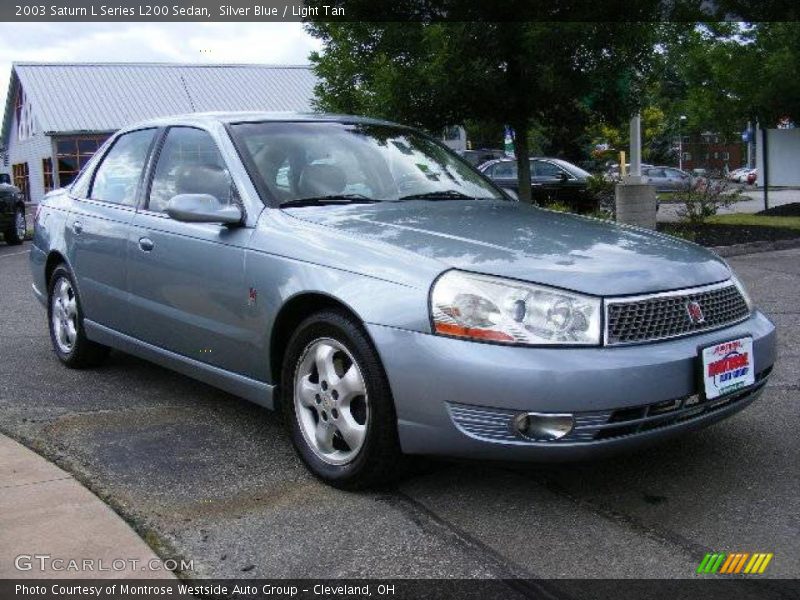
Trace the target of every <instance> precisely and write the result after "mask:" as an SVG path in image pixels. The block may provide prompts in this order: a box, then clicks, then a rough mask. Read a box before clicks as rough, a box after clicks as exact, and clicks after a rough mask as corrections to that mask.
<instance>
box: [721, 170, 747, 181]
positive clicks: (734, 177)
mask: <svg viewBox="0 0 800 600" xmlns="http://www.w3.org/2000/svg"><path fill="white" fill-rule="evenodd" d="M750 170H751V169H750V167H739V168H738V169H734V170H733V171H730V172H729V173H728V175H727V176H726V179H727V180H728V181H735V182H739V178H740V177H741V176H742V175H744V174H746V173H748V172H749V171H750Z"/></svg>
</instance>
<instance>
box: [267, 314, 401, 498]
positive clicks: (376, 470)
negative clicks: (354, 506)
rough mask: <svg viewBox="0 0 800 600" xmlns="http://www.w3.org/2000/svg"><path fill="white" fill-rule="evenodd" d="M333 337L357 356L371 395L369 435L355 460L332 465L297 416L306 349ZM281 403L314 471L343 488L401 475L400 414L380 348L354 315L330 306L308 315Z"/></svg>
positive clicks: (293, 345) (287, 363)
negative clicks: (316, 448) (298, 386)
mask: <svg viewBox="0 0 800 600" xmlns="http://www.w3.org/2000/svg"><path fill="white" fill-rule="evenodd" d="M321 338H330V339H333V340H335V341H337V342H339V343H340V344H342V345H343V346H344V347H346V348H347V350H348V351H349V352H350V354H351V355H352V358H353V359H354V361H355V362H356V363H357V364H358V367H359V369H360V371H361V374H362V376H363V379H364V384H365V387H366V391H367V397H368V398H369V419H368V420H367V422H366V437H365V438H364V442H363V445H362V446H361V449H360V450H359V451H358V454H357V455H356V456H355V458H353V459H352V460H351V461H350V462H349V463H347V464H343V465H332V464H328V463H327V462H325V461H323V460H322V459H321V458H320V457H318V456H317V454H316V453H315V451H314V450H313V449H312V448H311V447H310V446H309V443H308V442H307V440H306V439H305V437H304V435H303V432H302V431H301V426H300V423H299V420H298V417H297V413H296V407H295V399H294V395H295V392H294V380H295V371H296V369H297V368H298V364H299V360H300V359H301V357H302V356H303V355H304V353H305V351H306V348H307V347H309V345H310V344H312V343H313V342H314V341H315V340H319V339H321ZM281 404H282V409H283V413H284V417H285V419H286V424H287V426H288V428H289V431H290V434H291V437H292V443H293V444H294V447H295V449H296V450H297V453H298V454H299V455H300V458H302V460H303V462H305V463H306V465H307V466H308V468H309V469H310V470H311V472H312V473H314V475H316V476H317V477H318V478H320V479H321V480H323V481H324V482H326V483H328V484H329V485H332V486H334V487H337V488H341V489H362V488H367V487H375V486H377V485H380V484H384V483H388V482H390V481H392V480H393V479H395V478H396V477H397V476H398V475H399V474H400V473H401V470H402V466H403V464H404V462H405V461H404V460H403V456H402V453H401V451H400V443H399V440H398V437H397V416H396V414H395V410H394V401H393V400H392V394H391V390H390V388H389V383H388V380H387V378H386V373H385V372H384V370H383V365H382V364H381V362H380V358H379V357H378V354H377V352H376V351H375V349H374V348H373V346H372V343H371V341H370V340H369V338H368V336H367V334H366V332H365V331H364V330H363V328H362V327H361V326H360V324H358V323H357V322H355V321H354V320H353V319H352V318H351V317H350V316H348V315H347V314H346V313H344V312H340V311H337V310H325V311H322V312H319V313H316V314H314V315H312V316H310V317H308V318H306V319H305V320H304V321H303V322H302V323H300V325H299V326H298V327H297V329H296V330H295V332H294V334H293V335H292V338H291V340H290V341H289V344H288V346H287V349H286V353H285V355H284V359H283V368H282V370H281Z"/></svg>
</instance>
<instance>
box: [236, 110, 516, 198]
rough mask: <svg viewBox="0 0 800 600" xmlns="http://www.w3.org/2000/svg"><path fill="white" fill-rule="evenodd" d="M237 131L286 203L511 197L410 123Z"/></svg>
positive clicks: (265, 126)
mask: <svg viewBox="0 0 800 600" xmlns="http://www.w3.org/2000/svg"><path fill="white" fill-rule="evenodd" d="M232 130H233V134H234V137H235V138H236V139H237V141H238V143H239V146H240V148H242V149H243V150H244V151H245V152H246V153H247V154H248V155H249V158H250V162H251V164H252V165H253V166H254V167H255V171H256V172H255V174H254V175H255V176H256V177H257V178H259V179H260V180H261V183H263V186H264V187H265V188H266V189H267V190H268V191H269V194H270V195H271V196H272V197H273V198H275V199H276V200H277V202H278V203H279V204H280V205H282V206H291V205H294V206H298V205H306V204H318V203H320V204H321V203H351V202H352V203H357V202H361V203H363V202H390V201H402V200H412V199H419V200H474V199H497V200H506V199H507V198H505V197H504V196H503V195H502V194H501V193H500V192H498V191H497V190H496V189H495V188H494V187H493V186H492V185H491V184H490V183H489V182H487V181H486V180H485V179H484V178H483V177H482V176H481V175H480V174H478V173H476V172H475V171H474V170H473V169H472V168H470V167H469V166H468V165H467V164H466V163H465V162H463V161H462V160H461V159H460V158H458V157H457V156H456V155H455V154H453V153H452V152H451V151H450V150H448V149H446V148H445V147H443V146H442V145H440V144H438V143H436V142H435V141H433V140H431V139H429V138H427V137H425V136H423V135H421V134H419V133H415V132H414V131H413V130H410V129H406V128H403V127H393V126H388V125H371V124H360V123H358V124H354V123H336V122H308V123H297V122H286V123H279V122H271V123H239V124H235V125H232Z"/></svg>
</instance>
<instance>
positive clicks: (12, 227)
mask: <svg viewBox="0 0 800 600" xmlns="http://www.w3.org/2000/svg"><path fill="white" fill-rule="evenodd" d="M27 231H28V224H27V222H26V221H25V209H24V208H21V207H17V209H16V210H15V211H14V218H13V219H11V223H10V224H9V225H8V227H7V228H6V230H5V231H4V232H3V235H4V236H5V240H6V243H7V244H9V245H10V246H17V245H19V244H21V243H22V242H23V241H24V240H25V234H26V233H27Z"/></svg>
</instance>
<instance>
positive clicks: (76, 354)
mask: <svg viewBox="0 0 800 600" xmlns="http://www.w3.org/2000/svg"><path fill="white" fill-rule="evenodd" d="M48 289H49V293H48V302H47V316H48V322H49V325H50V340H51V341H52V343H53V350H54V351H55V353H56V356H58V359H59V360H60V361H61V362H62V363H64V364H65V365H66V366H68V367H71V368H74V369H82V368H86V367H92V366H95V365H98V364H100V363H101V362H102V361H103V360H104V359H105V357H106V356H107V355H108V351H109V349H108V347H107V346H102V345H100V344H97V343H95V342H93V341H91V340H90V339H89V338H87V337H86V333H85V331H84V328H83V310H82V308H81V302H80V298H79V297H78V288H77V287H76V286H75V280H74V279H73V278H72V273H70V271H69V269H67V268H66V267H65V266H64V265H59V266H57V267H56V268H55V270H54V271H53V274H52V275H51V276H50V286H49V288H48Z"/></svg>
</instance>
